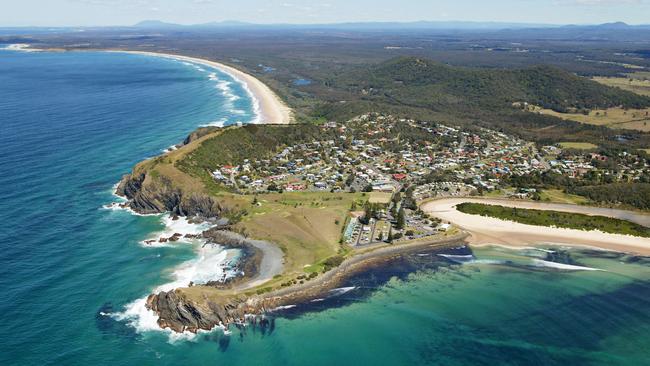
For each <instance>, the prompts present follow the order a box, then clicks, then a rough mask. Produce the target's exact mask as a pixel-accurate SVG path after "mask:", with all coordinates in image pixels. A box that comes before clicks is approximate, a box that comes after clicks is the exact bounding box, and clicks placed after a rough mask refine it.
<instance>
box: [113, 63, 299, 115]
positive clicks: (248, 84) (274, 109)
mask: <svg viewBox="0 0 650 366" xmlns="http://www.w3.org/2000/svg"><path fill="white" fill-rule="evenodd" d="M113 52H124V53H132V54H138V55H147V56H154V57H166V58H172V59H175V60H182V61H186V62H191V63H195V64H198V65H205V66H208V67H214V68H216V69H218V70H220V71H222V72H224V73H226V74H228V75H230V76H232V77H233V78H234V79H236V80H238V81H240V82H242V83H243V84H244V86H245V88H246V89H247V90H248V91H249V92H250V93H251V96H252V97H253V99H255V103H257V105H256V107H257V109H258V113H259V121H258V123H262V124H288V123H291V122H292V121H293V112H292V111H291V108H289V107H288V106H287V105H286V103H284V101H282V99H280V97H279V96H278V95H277V94H275V93H274V92H273V91H272V90H271V89H270V88H269V87H268V86H267V85H266V84H264V83H263V82H261V81H260V80H259V79H257V78H255V77H253V76H252V75H249V74H247V73H245V72H243V71H240V70H238V69H236V68H234V67H232V66H228V65H225V64H222V63H219V62H215V61H209V60H205V59H201V58H195V57H188V56H181V55H173V54H167V53H157V52H143V51H113Z"/></svg>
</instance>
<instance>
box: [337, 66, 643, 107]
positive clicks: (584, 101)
mask: <svg viewBox="0 0 650 366" xmlns="http://www.w3.org/2000/svg"><path fill="white" fill-rule="evenodd" d="M343 78H344V79H343V80H342V82H343V83H346V84H347V85H348V86H349V87H350V88H352V89H355V88H356V89H357V90H358V91H359V93H361V94H362V95H367V96H369V97H373V96H374V97H385V98H388V99H391V100H393V101H395V102H399V103H403V104H407V105H413V106H421V107H427V108H433V109H438V110H443V109H449V108H451V107H458V106H461V107H462V106H463V105H465V106H474V107H480V108H485V109H488V110H498V109H503V108H507V107H510V106H511V105H512V103H513V102H529V103H532V104H536V105H541V106H543V107H544V108H550V109H554V110H556V111H559V112H563V111H566V110H567V109H569V108H577V109H583V108H607V107H613V106H619V105H623V106H626V107H630V108H640V107H646V106H650V98H647V97H643V96H640V95H637V94H634V93H631V92H627V91H623V90H620V89H616V88H610V87H606V86H603V85H601V84H599V83H597V82H594V81H592V80H589V79H586V78H582V77H579V76H576V75H573V74H571V73H568V72H566V71H563V70H561V69H558V68H555V67H550V66H536V67H531V68H526V69H520V70H499V69H475V68H463V67H452V66H448V65H444V64H440V63H437V62H434V61H431V60H425V59H421V58H414V57H403V58H398V59H394V60H391V61H388V62H384V63H382V64H379V65H377V66H375V67H372V68H369V69H367V70H365V71H364V72H354V73H349V74H346V75H345V76H344V77H343Z"/></svg>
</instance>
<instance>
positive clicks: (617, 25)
mask: <svg viewBox="0 0 650 366" xmlns="http://www.w3.org/2000/svg"><path fill="white" fill-rule="evenodd" d="M133 27H135V28H146V29H206V28H207V29H209V28H237V27H239V28H292V29H303V28H320V29H349V30H399V29H405V30H427V29H432V30H504V29H584V30H594V29H600V30H616V29H622V30H626V29H650V24H649V25H629V24H626V23H624V22H614V23H605V24H596V25H554V24H540V23H508V22H468V21H418V22H359V23H325V24H282V23H277V24H256V23H246V22H240V21H222V22H209V23H202V24H192V25H182V24H176V23H167V22H162V21H159V20H145V21H142V22H139V23H137V24H135V25H134V26H133Z"/></svg>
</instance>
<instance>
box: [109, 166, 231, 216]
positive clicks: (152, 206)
mask: <svg viewBox="0 0 650 366" xmlns="http://www.w3.org/2000/svg"><path fill="white" fill-rule="evenodd" d="M116 193H117V194H118V195H120V196H123V197H126V198H127V199H128V200H129V202H128V206H129V207H130V208H131V209H133V210H134V211H136V212H138V213H142V214H153V213H163V212H171V213H172V214H174V215H180V216H187V217H192V216H199V217H203V218H214V217H218V216H219V215H220V213H221V211H222V209H221V206H220V205H219V203H218V202H216V201H215V200H214V199H213V198H212V197H210V196H208V195H207V194H200V193H185V192H183V191H182V190H181V189H179V188H177V187H175V186H174V184H173V182H172V181H171V180H169V179H167V178H165V177H156V178H154V177H151V176H149V175H148V174H147V173H146V172H141V173H135V172H134V173H133V174H127V175H125V176H124V177H122V180H121V181H120V183H119V185H118V187H117V190H116Z"/></svg>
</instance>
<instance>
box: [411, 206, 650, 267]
mask: <svg viewBox="0 0 650 366" xmlns="http://www.w3.org/2000/svg"><path fill="white" fill-rule="evenodd" d="M463 202H472V203H484V204H493V205H501V206H507V207H518V208H534V209H542V210H543V209H546V210H556V209H558V208H559V209H561V210H562V211H563V212H573V213H582V214H591V215H602V216H608V217H614V218H620V219H624V220H630V219H631V218H634V222H637V223H639V222H642V223H647V222H648V221H646V220H647V219H649V218H650V216H648V215H644V214H640V213H635V212H632V211H624V210H615V209H607V210H608V211H606V212H603V211H602V210H603V209H601V208H598V207H594V208H590V207H587V206H578V205H576V206H575V207H573V208H572V207H570V205H566V206H559V207H558V206H557V204H545V203H538V202H525V201H509V200H499V199H489V198H484V199H481V198H443V199H435V200H430V201H426V202H424V203H422V204H421V208H422V210H423V211H425V212H427V213H429V214H431V215H433V216H436V217H438V218H440V219H442V220H444V221H449V222H451V223H453V224H455V225H456V226H458V227H460V228H462V229H463V230H466V231H468V232H469V233H471V237H470V238H468V242H469V244H471V245H489V244H497V245H498V244H501V245H507V246H513V247H523V246H529V245H535V244H561V245H568V246H586V247H592V248H594V247H595V248H599V249H604V250H612V251H618V252H630V253H637V254H641V255H650V239H649V238H642V237H637V236H629V235H621V234H609V233H603V232H600V231H583V230H576V229H565V228H554V227H547V226H535V225H526V224H521V223H517V222H512V221H506V220H500V219H496V218H492V217H484V216H478V215H470V214H466V213H462V212H460V211H458V210H456V207H455V206H456V205H458V204H460V203H463ZM546 205H549V206H546ZM630 221H632V220H630Z"/></svg>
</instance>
